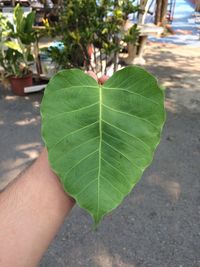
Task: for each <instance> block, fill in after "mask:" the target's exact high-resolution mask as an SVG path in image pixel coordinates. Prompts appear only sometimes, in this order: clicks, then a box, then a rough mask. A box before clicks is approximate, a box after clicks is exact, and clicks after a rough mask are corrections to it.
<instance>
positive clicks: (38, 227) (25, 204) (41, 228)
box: [0, 73, 107, 267]
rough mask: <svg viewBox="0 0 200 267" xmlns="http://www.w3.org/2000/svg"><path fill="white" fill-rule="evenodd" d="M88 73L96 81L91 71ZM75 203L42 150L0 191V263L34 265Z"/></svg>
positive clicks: (15, 266) (3, 266) (19, 266)
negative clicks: (28, 165)
mask: <svg viewBox="0 0 200 267" xmlns="http://www.w3.org/2000/svg"><path fill="white" fill-rule="evenodd" d="M89 75H91V76H92V77H93V78H94V79H96V80H98V79H97V76H96V75H95V74H94V73H92V74H91V73H89ZM106 79H107V77H104V78H102V80H101V81H100V83H102V82H105V80H106ZM74 204H75V202H74V200H73V199H72V198H71V197H70V196H69V195H67V193H65V192H64V190H63V188H62V186H61V184H60V182H59V179H58V177H57V176H56V175H55V173H54V172H53V171H52V170H51V167H50V165H49V162H48V155H47V150H46V149H43V151H42V153H41V154H40V156H39V157H38V159H37V160H36V161H35V162H34V163H33V164H32V166H31V167H29V168H28V169H27V170H26V171H25V172H24V173H22V174H21V175H20V176H19V177H17V178H16V179H15V180H14V182H12V183H11V184H10V185H9V186H8V187H7V188H6V189H5V190H4V191H2V192H1V193H0V266H1V267H35V266H37V265H38V264H39V262H40V260H41V258H42V256H43V254H44V253H45V251H46V250H47V248H48V246H49V245H50V243H51V242H52V240H53V238H54V237H55V235H56V233H57V232H58V230H59V228H60V227H61V225H62V224H63V221H64V219H65V217H66V216H67V215H68V214H69V213H70V211H71V209H72V208H73V206H74Z"/></svg>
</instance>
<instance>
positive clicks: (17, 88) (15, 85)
mask: <svg viewBox="0 0 200 267" xmlns="http://www.w3.org/2000/svg"><path fill="white" fill-rule="evenodd" d="M9 81H10V84H11V88H12V91H13V93H14V94H15V95H19V96H24V95H26V94H25V93H24V87H27V86H31V85H32V84H33V79H32V73H31V74H28V75H27V76H25V77H15V76H10V77H9Z"/></svg>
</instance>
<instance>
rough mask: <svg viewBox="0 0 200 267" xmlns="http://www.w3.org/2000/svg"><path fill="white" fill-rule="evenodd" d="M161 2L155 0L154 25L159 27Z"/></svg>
mask: <svg viewBox="0 0 200 267" xmlns="http://www.w3.org/2000/svg"><path fill="white" fill-rule="evenodd" d="M161 10H162V0H156V12H155V24H156V25H159V24H160V21H161Z"/></svg>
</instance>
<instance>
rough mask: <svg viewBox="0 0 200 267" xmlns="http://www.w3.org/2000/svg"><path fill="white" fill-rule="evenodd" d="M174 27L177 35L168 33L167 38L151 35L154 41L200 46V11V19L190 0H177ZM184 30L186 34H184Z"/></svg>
mask: <svg viewBox="0 0 200 267" xmlns="http://www.w3.org/2000/svg"><path fill="white" fill-rule="evenodd" d="M172 29H173V30H174V31H176V33H177V34H175V35H167V36H166V37H165V38H155V37H150V38H149V39H150V40H151V41H154V42H158V41H159V42H161V43H169V44H176V45H185V46H190V47H191V46H192V47H199V48H200V39H199V38H200V13H199V19H198V18H197V13H196V15H195V12H194V7H191V6H190V5H189V1H186V0H178V1H176V6H175V12H174V20H173V22H172ZM183 32H184V34H182V33H183Z"/></svg>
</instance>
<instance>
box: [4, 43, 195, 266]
mask: <svg viewBox="0 0 200 267" xmlns="http://www.w3.org/2000/svg"><path fill="white" fill-rule="evenodd" d="M189 52H190V51H189V50H187V54H184V53H186V51H185V50H184V51H182V52H181V51H179V50H174V51H172V50H171V49H169V48H168V49H167V48H165V49H163V48H156V47H151V48H149V49H148V51H147V53H146V56H147V62H148V63H147V69H149V70H150V71H151V72H153V73H154V74H156V76H158V77H159V80H160V81H161V82H162V84H164V85H165V86H166V87H167V90H166V107H167V111H168V115H167V122H166V125H165V127H164V132H163V136H162V140H161V144H160V145H159V147H158V149H157V151H156V154H155V158H154V161H153V164H152V165H151V167H149V168H148V169H147V171H145V173H144V175H143V178H142V179H141V181H140V182H139V183H138V185H137V186H136V187H135V189H134V190H133V192H132V193H131V194H130V195H129V196H128V197H127V198H126V199H125V201H124V202H123V204H122V205H121V206H120V207H119V208H118V209H117V210H116V211H114V212H113V213H112V214H110V215H109V216H107V217H106V218H105V219H104V221H103V222H102V223H101V224H100V225H99V227H98V230H97V231H94V230H93V229H92V221H91V218H90V217H89V216H88V215H87V214H86V212H85V211H83V210H81V209H79V208H78V207H75V208H74V209H73V211H72V213H71V215H70V217H69V218H67V219H66V221H65V223H64V225H63V226H62V228H61V229H60V231H59V233H58V235H57V237H56V238H55V240H54V242H53V243H52V245H51V246H50V248H49V249H48V251H47V253H46V254H45V256H44V258H43V260H42V261H41V264H40V267H55V266H56V267H64V266H67V267H77V266H81V267H169V266H170V267H180V266H182V267H189V266H191V267H199V266H200V256H199V251H200V241H199V240H200V225H199V219H200V192H199V188H200V180H199V173H200V120H199V118H200V107H199V101H200V88H199V87H200V86H199V77H200V76H199V72H198V71H197V69H198V68H197V65H198V66H199V63H200V62H199V61H198V60H199V58H198V57H197V56H196V55H194V54H195V53H194V54H193V51H191V53H190V55H189ZM40 100H41V95H30V96H29V97H27V98H16V97H13V96H12V95H11V94H8V95H7V93H4V94H3V95H2V97H1V99H0V101H1V105H0V109H1V112H0V114H1V122H0V123H1V124H0V126H1V140H0V142H1V151H3V153H1V155H0V160H1V165H0V166H1V173H0V174H1V181H2V183H6V181H7V179H11V178H12V177H11V176H12V174H13V173H14V172H16V171H19V170H21V169H22V168H23V167H24V166H25V165H27V164H28V162H30V161H31V160H33V159H34V158H35V157H36V156H37V154H38V151H39V150H40V148H41V138H40V130H39V128H40V117H39V103H40ZM13 169H14V171H13Z"/></svg>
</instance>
